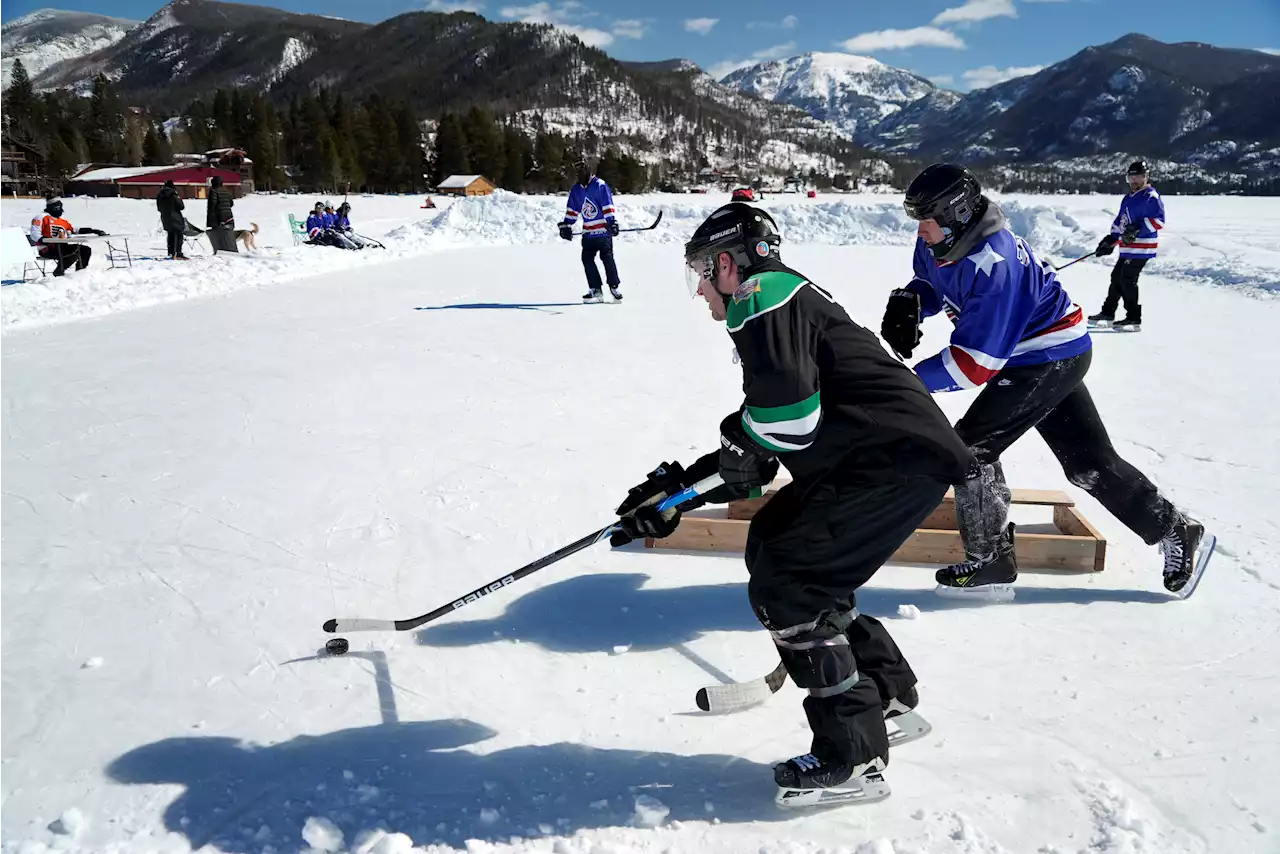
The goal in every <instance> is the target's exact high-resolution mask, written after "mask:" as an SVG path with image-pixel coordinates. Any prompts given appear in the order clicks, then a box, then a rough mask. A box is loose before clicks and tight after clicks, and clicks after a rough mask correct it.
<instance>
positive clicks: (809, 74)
mask: <svg viewBox="0 0 1280 854" xmlns="http://www.w3.org/2000/svg"><path fill="white" fill-rule="evenodd" d="M721 82H722V83H724V84H725V85H726V86H733V87H735V88H738V89H741V90H742V91H743V92H747V93H749V94H752V95H755V96H757V97H759V98H763V99H765V100H766V101H776V102H778V103H784V104H792V105H794V106H797V107H800V108H801V109H803V110H806V111H808V113H809V115H811V116H813V117H814V118H816V119H820V120H822V121H828V122H831V123H832V124H834V125H836V126H837V127H839V128H840V129H841V130H843V131H845V132H847V133H849V134H850V135H852V136H854V137H855V138H860V137H864V136H866V135H867V131H868V129H869V128H870V127H872V126H874V125H876V124H877V123H879V122H880V121H881V120H882V119H884V118H885V117H886V116H890V115H892V114H894V113H896V112H897V111H898V110H900V109H902V107H904V106H905V105H907V104H910V103H912V102H913V101H917V100H919V99H920V98H923V97H925V96H926V95H929V94H931V93H932V92H934V91H935V90H936V87H935V86H934V85H933V84H932V83H930V82H929V81H928V80H925V79H924V78H923V77H919V76H917V75H915V74H912V73H911V72H910V71H904V70H902V69H901V68H894V67H892V66H889V65H885V64H884V63H883V62H880V61H879V60H876V59H872V58H871V57H867V56H856V55H854V54H848V53H805V54H801V55H800V56H793V57H790V58H788V59H778V60H773V61H770V62H761V63H758V64H756V65H752V66H750V67H748V68H743V69H740V70H738V71H735V72H733V73H732V74H730V75H728V76H727V77H725V78H724V79H723V80H722V81H721Z"/></svg>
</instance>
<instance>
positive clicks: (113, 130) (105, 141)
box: [87, 73, 125, 163]
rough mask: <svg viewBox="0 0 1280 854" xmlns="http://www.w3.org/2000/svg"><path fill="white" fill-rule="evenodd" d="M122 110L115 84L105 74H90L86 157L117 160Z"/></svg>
mask: <svg viewBox="0 0 1280 854" xmlns="http://www.w3.org/2000/svg"><path fill="white" fill-rule="evenodd" d="M124 134H125V126H124V111H123V110H122V109H121V108H120V99H119V98H117V97H116V93H115V87H113V86H112V85H111V81H110V80H108V79H107V76H106V75H105V74H102V73H99V74H98V75H97V76H96V77H94V78H93V90H92V93H91V94H90V96H89V117H88V134H87V136H88V139H87V141H88V143H89V159H90V160H91V161H94V162H98V163H117V162H119V161H120V160H121V159H123V157H124V156H125V152H124V150H123V149H124Z"/></svg>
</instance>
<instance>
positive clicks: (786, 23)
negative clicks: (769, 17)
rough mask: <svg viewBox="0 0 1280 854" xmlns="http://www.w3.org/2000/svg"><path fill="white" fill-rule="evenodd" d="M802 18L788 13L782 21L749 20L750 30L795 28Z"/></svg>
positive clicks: (748, 27)
mask: <svg viewBox="0 0 1280 854" xmlns="http://www.w3.org/2000/svg"><path fill="white" fill-rule="evenodd" d="M798 23H800V19H799V18H797V17H796V16H795V15H787V16H786V17H785V18H783V19H782V20H781V21H747V29H748V30H794V29H795V28H796V24H798Z"/></svg>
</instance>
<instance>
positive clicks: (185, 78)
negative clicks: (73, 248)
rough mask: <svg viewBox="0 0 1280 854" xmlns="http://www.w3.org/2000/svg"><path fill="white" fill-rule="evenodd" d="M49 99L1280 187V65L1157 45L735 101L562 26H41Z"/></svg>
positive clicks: (808, 69)
mask: <svg viewBox="0 0 1280 854" xmlns="http://www.w3.org/2000/svg"><path fill="white" fill-rule="evenodd" d="M3 41H4V45H3V46H4V56H5V66H6V67H5V73H6V85H7V75H8V73H9V71H10V68H11V63H10V59H11V57H20V58H22V59H23V61H24V64H26V65H27V66H28V72H29V73H30V74H31V76H32V78H33V80H34V81H35V83H36V85H37V87H40V88H54V87H70V88H73V89H77V88H78V89H81V90H83V89H84V88H85V87H86V86H87V85H88V83H89V81H90V80H91V79H92V78H93V76H94V75H96V74H98V73H100V72H101V73H105V74H106V75H107V76H108V77H110V78H111V79H112V80H114V81H115V84H116V86H117V88H118V90H119V91H120V92H121V94H122V95H123V96H124V97H125V98H126V99H127V100H130V101H131V102H133V103H146V104H149V105H152V106H153V108H154V109H160V110H172V111H176V110H179V109H181V108H182V107H183V106H185V105H186V104H187V103H188V102H189V101H190V100H191V99H192V98H193V97H197V96H207V95H208V94H209V93H210V92H211V91H212V90H213V89H215V88H217V87H229V86H254V87H258V88H259V89H265V90H268V91H269V92H270V93H271V94H272V95H273V96H275V97H278V98H280V99H287V98H288V97H290V96H291V95H293V94H296V93H301V92H306V91H310V90H312V89H314V87H316V86H317V85H324V86H330V87H334V88H337V89H340V90H341V91H343V92H346V93H350V94H351V95H353V96H361V95H365V94H369V93H372V92H382V93H395V94H396V95H397V97H405V98H408V99H409V100H410V102H411V103H412V104H413V106H414V107H415V108H416V109H417V110H419V111H420V112H421V113H423V114H424V115H438V114H439V113H440V112H441V111H443V110H449V109H465V108H466V107H468V106H470V105H472V104H476V103H481V104H485V105H487V106H489V107H490V108H492V109H493V110H494V111H495V112H497V113H500V114H505V115H509V116H511V117H512V120H513V121H515V122H516V123H517V124H519V125H522V126H524V127H526V128H527V129H530V130H533V129H536V128H538V127H550V128H554V129H558V130H561V131H563V132H566V133H570V134H588V135H593V136H594V138H595V139H596V140H597V141H599V142H602V143H608V144H612V145H614V146H615V147H619V148H620V149H621V150H624V151H629V152H630V153H632V154H634V155H635V156H637V157H639V158H640V159H642V160H648V161H651V162H653V161H656V160H659V159H663V158H664V157H665V158H668V159H685V160H689V159H693V160H696V159H697V158H698V157H699V156H700V155H702V154H706V155H708V158H709V160H710V161H711V162H712V163H713V164H714V165H726V164H732V163H741V164H743V166H744V168H759V169H773V170H785V169H787V168H788V167H791V168H800V169H803V170H806V171H807V169H808V168H810V167H814V168H818V169H819V170H821V171H835V170H838V169H841V168H844V167H846V166H847V165H848V164H850V163H858V162H863V163H865V162H870V161H872V160H873V159H874V157H875V155H872V154H871V153H870V152H869V151H868V149H872V150H875V151H878V152H882V153H883V156H885V157H889V158H893V157H907V158H914V159H936V158H959V159H962V160H964V161H965V162H966V163H972V164H975V165H984V164H985V165H995V164H1006V165H1007V164H1015V165H1016V164H1054V165H1056V166H1058V167H1061V165H1062V164H1064V163H1070V164H1075V165H1076V166H1079V167H1080V168H1081V169H1085V170H1086V171H1087V170H1088V169H1091V168H1099V164H1101V163H1103V162H1104V161H1105V162H1107V163H1108V165H1107V167H1106V168H1108V169H1109V168H1112V167H1111V165H1110V161H1112V160H1116V159H1117V158H1118V159H1124V158H1126V157H1129V156H1134V157H1137V156H1142V157H1147V158H1150V159H1153V160H1156V161H1165V162H1167V163H1168V164H1170V165H1171V166H1173V165H1180V166H1184V167H1186V168H1189V169H1194V170H1197V171H1198V172H1199V173H1219V174H1227V175H1231V174H1244V175H1255V176H1261V175H1266V174H1268V173H1269V174H1274V173H1275V170H1276V169H1277V168H1280V57H1278V56H1273V55H1270V54H1267V53H1264V52H1260V51H1251V50H1238V49H1229V48H1220V47H1215V46H1212V45H1208V44H1202V43H1194V42H1193V43H1180V44H1166V43H1163V42H1159V41H1156V40H1154V39H1151V38H1148V37H1146V36H1143V35H1139V34H1130V35H1127V36H1125V37H1123V38H1121V39H1118V40H1116V41H1114V42H1111V43H1109V44H1104V45H1098V46H1093V47H1088V48H1085V49H1084V50H1082V51H1080V52H1079V53H1076V54H1075V55H1073V56H1071V57H1068V58H1067V59H1064V60H1063V61H1061V62H1058V63H1055V64H1053V65H1050V66H1048V67H1047V68H1044V69H1043V70H1041V71H1039V72H1038V73H1036V74H1033V75H1030V76H1027V77H1020V78H1016V79H1014V80H1009V81H1006V82H1004V83H1000V84H998V85H995V86H992V87H989V88H985V89H977V90H974V91H972V92H969V93H959V92H954V91H950V90H947V89H943V88H939V87H937V86H936V85H934V84H933V83H932V82H930V81H929V80H927V79H925V78H923V77H920V76H918V75H916V74H913V73H911V72H909V71H905V70H902V69H899V68H894V67H892V66H889V65H886V64H884V63H882V62H879V61H878V60H875V59H872V58H869V57H862V56H855V55H850V54H841V53H806V54H802V55H800V56H794V57H789V58H785V59H778V60H772V61H768V62H761V63H758V64H756V65H752V66H750V67H747V68H743V69H740V70H738V71H735V72H733V73H732V74H730V75H728V76H727V77H725V78H724V79H723V80H720V81H717V80H714V79H712V78H711V77H710V76H708V75H707V74H705V73H704V72H703V71H702V70H701V69H699V68H698V67H697V66H696V65H694V64H693V63H691V62H689V61H688V60H683V59H671V60H667V61H661V62H619V61H617V60H615V59H613V58H612V57H610V56H608V55H607V54H606V53H604V52H603V51H601V50H599V49H597V48H593V47H589V46H587V45H584V44H583V43H582V42H581V41H579V40H578V39H577V38H576V37H574V36H573V35H571V34H569V33H567V32H565V31H563V30H559V29H556V28H554V27H552V26H550V25H545V24H525V23H499V22H493V21H489V20H487V19H485V18H483V17H480V16H479V15H475V14H472V13H469V12H455V13H451V14H442V13H434V12H409V13H405V14H401V15H397V16H395V17H393V18H390V19H388V20H386V21H383V22H381V23H378V24H365V23H357V22H352V21H344V20H339V19H334V18H327V17H322V16H317V15H300V14H294V13H290V12H284V11H281V10H277V9H271V8H267V7H261V6H248V5H242V4H235V3H223V2H218V0H175V2H172V3H170V4H169V5H167V6H165V7H163V8H162V9H160V10H159V11H158V12H157V13H156V14H155V15H153V16H152V17H151V18H149V19H148V20H147V21H145V22H142V23H135V22H130V21H122V20H118V19H114V18H106V17H102V16H96V15H87V14H84V13H71V12H56V11H52V10H41V11H40V12H36V13H32V14H31V15H27V16H24V17H23V18H19V19H16V20H14V21H11V22H9V23H6V24H5V25H4V28H3Z"/></svg>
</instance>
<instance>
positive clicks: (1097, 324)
mask: <svg viewBox="0 0 1280 854" xmlns="http://www.w3.org/2000/svg"><path fill="white" fill-rule="evenodd" d="M1114 322H1115V321H1112V320H1090V321H1089V328H1090V329H1110V328H1111V326H1112V324H1113V323H1114Z"/></svg>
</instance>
